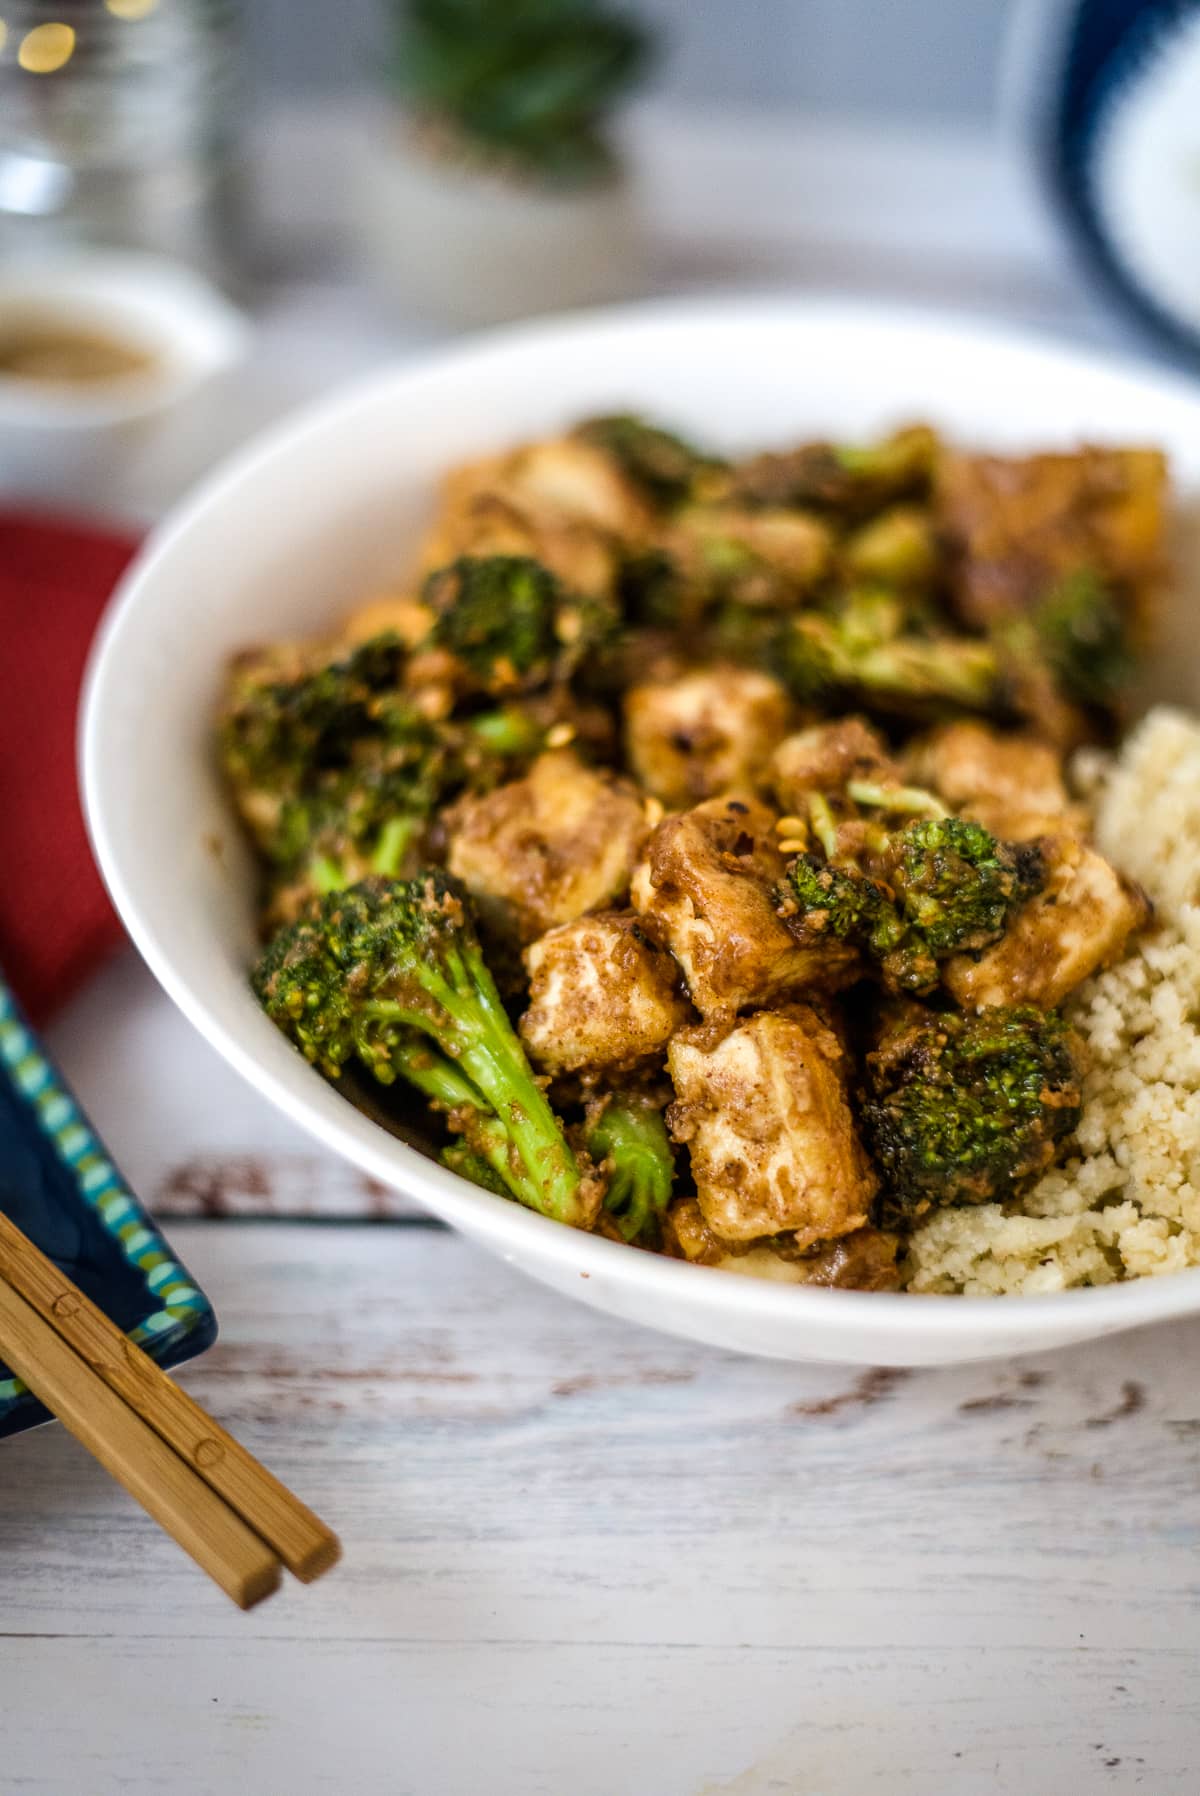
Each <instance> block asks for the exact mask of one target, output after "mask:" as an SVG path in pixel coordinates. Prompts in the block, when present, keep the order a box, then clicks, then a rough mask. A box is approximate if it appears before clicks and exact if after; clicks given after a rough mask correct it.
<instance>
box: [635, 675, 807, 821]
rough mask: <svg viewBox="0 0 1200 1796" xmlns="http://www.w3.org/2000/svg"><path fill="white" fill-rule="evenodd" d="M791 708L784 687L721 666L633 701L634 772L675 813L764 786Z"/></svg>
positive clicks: (651, 688)
mask: <svg viewBox="0 0 1200 1796" xmlns="http://www.w3.org/2000/svg"><path fill="white" fill-rule="evenodd" d="M790 710H791V706H790V704H789V701H788V696H787V694H786V692H785V691H784V689H783V687H782V686H781V685H780V684H779V682H778V681H777V680H772V679H771V678H770V677H769V676H768V675H767V674H763V673H756V672H755V671H754V670H753V669H751V668H744V667H734V666H718V667H709V668H703V669H700V670H698V671H697V672H695V673H688V674H685V675H684V676H683V677H682V678H681V679H677V680H672V681H670V682H668V683H660V684H647V685H641V686H632V687H630V689H629V691H628V692H627V693H626V694H625V742H626V752H627V755H628V759H629V765H630V767H631V768H632V770H633V772H634V774H635V775H636V776H637V778H638V779H639V780H640V781H641V783H642V785H643V786H645V787H646V788H647V790H648V791H650V792H652V793H653V794H654V796H655V797H656V798H660V799H661V800H662V802H663V803H664V804H665V805H667V806H669V807H670V808H671V809H673V810H674V809H682V808H683V807H684V806H685V805H689V804H697V803H699V801H700V800H701V799H705V798H713V797H715V796H716V794H717V793H719V792H729V791H733V790H735V789H737V788H740V787H743V786H751V787H753V786H755V785H757V784H758V783H759V782H760V781H761V779H762V777H763V775H764V773H765V770H766V766H767V762H768V761H769V759H770V756H771V752H772V750H773V749H774V748H775V746H776V744H777V743H778V742H780V741H781V740H782V739H783V737H784V735H785V734H786V733H787V726H788V718H789V713H790Z"/></svg>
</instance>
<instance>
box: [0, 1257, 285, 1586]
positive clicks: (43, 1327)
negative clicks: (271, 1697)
mask: <svg viewBox="0 0 1200 1796" xmlns="http://www.w3.org/2000/svg"><path fill="white" fill-rule="evenodd" d="M0 1352H2V1353H3V1355H4V1358H5V1359H6V1360H7V1362H8V1364H9V1365H10V1366H11V1367H12V1369H13V1371H14V1372H15V1373H16V1374H17V1376H18V1378H23V1379H24V1380H25V1383H26V1384H27V1385H28V1386H29V1388H30V1390H31V1391H33V1392H34V1394H35V1395H36V1396H38V1397H40V1398H41V1399H42V1402H43V1403H45V1404H46V1406H47V1407H48V1408H49V1409H52V1410H53V1411H54V1413H55V1414H56V1415H57V1416H58V1418H59V1420H60V1421H61V1422H63V1423H64V1424H65V1425H66V1427H67V1428H69V1429H70V1431H71V1433H72V1434H73V1435H74V1436H75V1438H76V1439H77V1440H79V1441H82V1443H83V1445H84V1446H85V1447H86V1448H87V1449H88V1452H89V1453H92V1454H94V1455H95V1457H96V1458H97V1459H98V1460H99V1461H100V1464H101V1465H102V1466H103V1467H104V1469H105V1471H106V1472H110V1473H111V1474H112V1476H113V1477H114V1478H115V1479H117V1481H118V1482H119V1483H120V1484H123V1485H124V1486H125V1489H126V1490H127V1491H128V1492H129V1494H130V1496H131V1497H136V1498H137V1500H138V1502H139V1503H140V1504H141V1505H142V1508H143V1509H144V1510H146V1512H147V1513H148V1514H149V1515H151V1516H153V1518H154V1520H155V1521H156V1522H158V1524H159V1525H160V1527H163V1528H165V1529H166V1530H167V1532H168V1534H172V1535H174V1537H175V1539H176V1540H177V1541H178V1542H179V1544H180V1546H181V1547H182V1548H183V1549H184V1551H185V1552H188V1553H190V1554H191V1556H192V1558H193V1559H194V1560H195V1561H196V1563H197V1565H199V1566H201V1567H202V1568H203V1570H205V1571H206V1572H207V1573H208V1575H209V1576H210V1577H211V1578H215V1580H216V1582H217V1583H218V1584H219V1585H220V1586H221V1589H222V1590H224V1591H225V1592H226V1594H227V1595H228V1596H231V1597H232V1598H233V1600H234V1602H235V1603H237V1604H238V1606H239V1607H240V1608H242V1609H249V1608H251V1607H252V1606H253V1604H255V1603H258V1602H261V1601H262V1599H263V1597H265V1596H270V1594H271V1592H272V1591H273V1590H275V1589H277V1588H278V1585H279V1561H278V1559H277V1558H276V1557H275V1554H274V1553H273V1552H272V1551H271V1549H270V1547H269V1546H268V1545H267V1544H266V1542H265V1541H263V1540H260V1539H259V1537H258V1535H257V1534H255V1533H253V1532H252V1531H251V1529H249V1528H248V1527H247V1526H246V1524H245V1522H243V1521H242V1520H241V1519H240V1518H239V1517H238V1516H236V1515H235V1514H234V1512H233V1510H232V1509H230V1507H229V1505H228V1504H227V1503H224V1502H222V1500H221V1498H220V1497H218V1496H217V1495H216V1493H215V1492H214V1491H211V1490H210V1489H209V1487H208V1485H207V1484H205V1482H204V1480H203V1478H201V1477H200V1476H199V1474H198V1473H196V1472H193V1471H191V1470H190V1469H189V1468H188V1467H187V1466H186V1465H185V1464H184V1462H183V1461H182V1460H181V1459H180V1458H179V1456H178V1454H176V1453H173V1452H172V1451H171V1449H170V1447H168V1446H167V1445H166V1443H165V1441H162V1440H160V1438H159V1437H158V1435H157V1434H155V1432H154V1430H153V1428H151V1427H149V1426H148V1425H147V1424H146V1423H145V1422H143V1421H142V1419H141V1417H140V1416H138V1415H135V1414H134V1412H133V1410H131V1409H130V1408H129V1406H128V1404H126V1403H123V1402H122V1401H121V1399H120V1397H118V1396H117V1394H116V1392H115V1391H113V1390H111V1389H110V1388H109V1386H108V1385H107V1384H106V1383H105V1382H104V1379H103V1378H102V1377H99V1376H97V1374H96V1373H95V1372H94V1371H92V1370H91V1369H90V1368H89V1367H88V1366H87V1365H86V1364H85V1363H84V1361H83V1360H82V1359H80V1357H79V1355H78V1354H77V1353H76V1352H75V1351H74V1349H73V1348H71V1347H68V1345H67V1343H66V1342H65V1341H64V1340H63V1338H62V1336H61V1335H59V1334H56V1332H55V1331H54V1329H52V1328H51V1327H50V1325H49V1323H48V1322H46V1321H45V1320H44V1319H43V1318H42V1317H41V1316H39V1315H38V1312H37V1311H36V1310H35V1309H34V1307H33V1305H32V1304H31V1303H26V1301H25V1299H24V1298H23V1297H22V1296H21V1295H20V1293H19V1292H17V1291H14V1290H13V1288H12V1286H11V1285H10V1284H8V1283H7V1281H6V1280H4V1279H0Z"/></svg>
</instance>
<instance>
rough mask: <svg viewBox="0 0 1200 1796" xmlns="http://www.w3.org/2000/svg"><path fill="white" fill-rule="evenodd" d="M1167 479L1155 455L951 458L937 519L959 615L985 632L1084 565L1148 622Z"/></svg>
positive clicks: (1114, 452) (1158, 570)
mask: <svg viewBox="0 0 1200 1796" xmlns="http://www.w3.org/2000/svg"><path fill="white" fill-rule="evenodd" d="M1166 478H1167V470H1166V461H1165V458H1164V457H1163V455H1162V454H1161V453H1160V452H1159V451H1158V450H1156V449H1087V448H1085V449H1080V450H1077V451H1076V452H1075V453H1074V454H1049V455H1029V456H1024V457H1019V456H999V455H949V456H946V457H945V458H944V459H943V463H942V466H941V472H940V478H939V487H938V513H939V521H940V523H941V526H942V529H943V531H944V532H945V535H946V538H947V540H948V542H949V543H950V545H951V547H952V549H953V551H954V552H955V553H956V556H957V561H958V567H957V578H956V581H955V600H956V603H957V606H958V609H959V611H960V613H961V614H962V616H963V618H964V619H965V620H966V622H967V623H969V624H974V625H977V626H979V627H980V628H987V627H988V626H990V625H992V624H995V623H998V622H1000V621H1001V620H1002V619H1004V618H1008V617H1013V616H1019V615H1020V614H1021V613H1023V612H1027V611H1029V610H1030V609H1031V607H1032V606H1034V605H1035V604H1036V603H1037V602H1038V600H1040V599H1041V598H1042V597H1043V596H1044V594H1045V592H1046V590H1047V588H1048V587H1049V586H1050V585H1052V584H1053V583H1054V581H1055V580H1057V579H1059V578H1060V577H1061V576H1062V575H1064V574H1069V573H1073V572H1075V571H1077V570H1078V569H1081V568H1086V569H1089V570H1090V571H1091V572H1093V573H1095V574H1099V575H1101V576H1103V577H1107V578H1108V579H1109V580H1111V581H1113V582H1114V583H1115V584H1116V585H1117V586H1118V587H1119V588H1120V589H1121V591H1122V593H1123V594H1124V595H1125V597H1126V599H1127V602H1128V604H1129V607H1130V612H1131V615H1132V617H1133V619H1134V620H1135V622H1137V623H1140V624H1144V623H1145V621H1146V616H1147V611H1148V610H1149V607H1150V602H1151V599H1152V595H1153V592H1154V589H1155V587H1156V585H1157V583H1158V581H1159V579H1160V577H1161V574H1162V538H1163V517H1164V505H1165V499H1166Z"/></svg>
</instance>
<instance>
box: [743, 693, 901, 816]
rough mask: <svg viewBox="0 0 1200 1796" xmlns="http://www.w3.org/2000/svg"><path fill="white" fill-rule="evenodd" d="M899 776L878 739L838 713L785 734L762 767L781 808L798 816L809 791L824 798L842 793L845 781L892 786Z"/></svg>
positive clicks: (857, 721)
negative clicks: (828, 720) (831, 719)
mask: <svg viewBox="0 0 1200 1796" xmlns="http://www.w3.org/2000/svg"><path fill="white" fill-rule="evenodd" d="M899 777H900V770H899V768H898V767H897V765H896V763H895V762H894V761H893V760H892V758H891V755H890V754H889V753H888V748H887V744H886V742H885V741H884V739H883V737H882V736H881V735H880V734H879V732H878V730H874V729H872V728H871V725H870V724H869V723H867V721H866V719H865V718H862V717H840V718H839V719H838V720H837V722H836V723H817V724H814V725H813V726H812V728H811V729H807V730H798V731H797V732H796V734H795V735H794V736H787V737H785V739H784V740H783V741H782V742H781V743H780V744H779V746H778V747H777V748H776V750H775V753H774V754H773V755H772V757H771V765H770V768H769V770H768V784H769V785H770V788H771V790H772V791H773V792H774V794H775V797H776V798H777V799H778V801H779V803H780V804H781V805H782V806H783V809H784V810H785V811H793V812H798V813H799V814H800V815H801V816H803V815H804V811H805V806H806V804H807V801H808V796H809V794H810V793H811V792H820V793H822V794H823V795H825V796H829V795H830V794H832V793H836V792H841V791H843V790H844V788H845V785H846V781H847V780H852V779H866V780H877V781H879V782H880V783H881V784H882V785H893V784H895V783H897V782H898V781H899Z"/></svg>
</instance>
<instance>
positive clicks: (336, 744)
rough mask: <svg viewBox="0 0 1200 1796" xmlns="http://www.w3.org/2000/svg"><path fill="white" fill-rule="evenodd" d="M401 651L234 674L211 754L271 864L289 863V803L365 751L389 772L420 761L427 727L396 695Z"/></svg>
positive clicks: (379, 650)
mask: <svg viewBox="0 0 1200 1796" xmlns="http://www.w3.org/2000/svg"><path fill="white" fill-rule="evenodd" d="M406 658H407V657H406V651H405V649H404V646H403V645H402V644H401V643H400V642H399V641H398V640H397V639H396V638H394V637H392V636H380V637H375V638H373V639H372V640H371V641H369V642H366V643H363V644H362V645H361V647H359V648H357V649H355V650H354V651H353V652H352V653H350V654H347V655H345V656H343V657H342V658H341V659H339V660H335V661H332V662H327V663H325V664H323V665H319V666H316V667H313V668H309V669H306V670H305V671H303V672H300V673H296V674H293V675H291V676H290V677H285V678H280V677H279V676H278V673H277V671H276V670H275V669H274V668H273V666H272V665H271V663H270V662H267V663H265V664H264V665H262V666H261V667H254V666H251V667H250V668H248V669H245V668H235V670H234V674H233V677H232V680H231V683H230V690H229V694H228V696H227V699H226V702H225V705H224V707H223V711H222V716H221V722H220V731H219V752H220V759H221V765H222V769H223V771H224V773H225V777H226V779H227V780H228V781H229V784H230V787H231V789H232V792H233V795H234V798H235V800H236V802H237V805H238V809H239V811H240V812H241V814H242V816H243V818H244V819H245V821H246V823H247V825H248V827H249V828H250V830H251V832H252V833H253V835H254V836H255V838H256V840H257V841H258V843H259V846H260V847H261V848H262V849H263V850H264V851H265V852H266V853H267V854H268V855H269V856H270V857H271V858H272V859H276V860H278V859H286V858H288V850H287V843H288V840H289V839H290V834H289V832H290V831H291V830H292V829H293V828H294V820H293V819H289V818H287V817H286V816H285V807H286V806H287V804H288V801H289V800H290V799H293V798H295V797H296V795H297V794H299V793H301V792H304V791H305V790H307V789H309V788H310V787H311V786H312V784H313V782H314V781H316V780H319V778H320V777H321V776H322V775H324V774H325V773H328V772H329V771H331V770H343V769H346V768H349V767H350V766H352V765H353V763H354V762H355V760H356V759H358V758H360V757H361V756H362V754H363V751H364V748H365V747H366V746H367V745H369V746H370V748H371V751H372V752H373V753H378V754H380V755H386V757H387V760H388V762H389V765H391V766H393V767H398V766H400V765H401V764H404V763H407V764H409V765H412V764H414V763H417V762H420V761H421V760H423V759H424V757H425V756H426V754H427V753H428V752H429V748H430V746H431V743H432V740H433V735H432V730H431V726H430V724H429V722H428V720H427V719H426V718H424V717H423V716H421V714H420V713H419V712H418V711H417V710H416V709H415V707H414V706H413V704H412V702H411V700H410V699H409V698H408V697H407V696H406V695H405V693H404V692H403V691H402V681H403V675H404V667H405V662H406Z"/></svg>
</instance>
